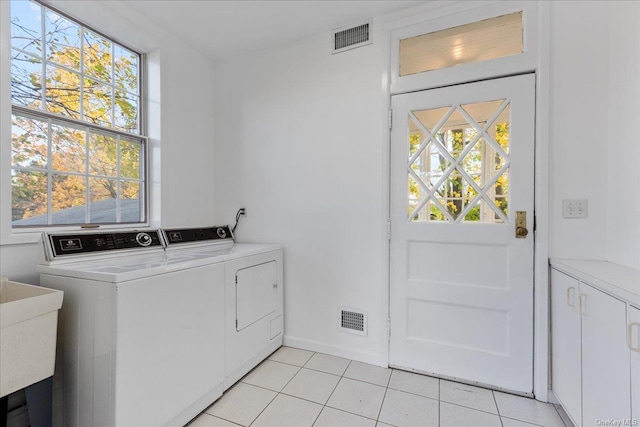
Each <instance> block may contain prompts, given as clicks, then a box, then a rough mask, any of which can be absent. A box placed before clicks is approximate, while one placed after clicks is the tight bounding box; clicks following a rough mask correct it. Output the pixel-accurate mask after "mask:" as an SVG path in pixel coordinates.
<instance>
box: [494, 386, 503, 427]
mask: <svg viewBox="0 0 640 427" xmlns="http://www.w3.org/2000/svg"><path fill="white" fill-rule="evenodd" d="M491 397H493V403H494V405H496V411H498V419H499V420H500V425H501V426H502V427H504V422H503V421H502V415H500V408H499V407H498V399H496V394H495V392H494V391H493V390H491Z"/></svg>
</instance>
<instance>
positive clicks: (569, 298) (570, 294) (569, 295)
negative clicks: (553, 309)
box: [567, 286, 576, 308]
mask: <svg viewBox="0 0 640 427" xmlns="http://www.w3.org/2000/svg"><path fill="white" fill-rule="evenodd" d="M575 290H576V288H574V287H573V286H570V287H568V288H567V305H568V306H569V307H571V308H576V304H575V303H574V302H573V296H574V295H575V293H573V292H571V291H575Z"/></svg>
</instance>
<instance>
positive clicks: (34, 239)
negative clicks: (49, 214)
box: [0, 232, 42, 246]
mask: <svg viewBox="0 0 640 427" xmlns="http://www.w3.org/2000/svg"><path fill="white" fill-rule="evenodd" d="M40 241H42V233H39V232H30V233H10V234H9V235H8V236H2V237H1V238H0V246H9V245H29V244H34V243H39V242H40Z"/></svg>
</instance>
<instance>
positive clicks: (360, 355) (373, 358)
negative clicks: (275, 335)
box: [284, 335, 388, 368]
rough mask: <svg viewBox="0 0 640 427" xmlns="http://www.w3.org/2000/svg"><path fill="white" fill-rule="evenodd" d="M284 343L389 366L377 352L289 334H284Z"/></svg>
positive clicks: (385, 366)
mask: <svg viewBox="0 0 640 427" xmlns="http://www.w3.org/2000/svg"><path fill="white" fill-rule="evenodd" d="M284 345H286V346H287V347H296V348H300V349H303V350H309V351H316V352H318V353H325V354H329V355H331V356H337V357H343V358H345V359H351V360H355V361H358V362H363V363H368V364H370V365H376V366H382V367H383V368H387V367H388V366H387V365H386V364H384V360H383V358H382V357H380V355H379V354H376V353H366V352H362V351H357V350H353V349H350V348H345V347H339V346H334V345H328V344H325V343H322V342H318V341H312V340H307V339H303V338H297V337H292V336H289V335H285V336H284Z"/></svg>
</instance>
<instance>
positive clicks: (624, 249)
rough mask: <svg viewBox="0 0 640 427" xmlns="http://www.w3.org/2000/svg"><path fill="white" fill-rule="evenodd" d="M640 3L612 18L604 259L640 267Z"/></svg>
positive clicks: (614, 10)
mask: <svg viewBox="0 0 640 427" xmlns="http://www.w3.org/2000/svg"><path fill="white" fill-rule="evenodd" d="M638 22H640V3H639V2H626V1H624V2H615V3H613V4H612V5H611V7H610V15H609V28H610V29H611V32H610V34H609V73H610V75H609V78H610V80H609V81H610V83H609V90H610V92H609V138H608V141H609V144H608V153H607V154H608V167H607V171H608V174H609V176H608V186H607V229H606V230H607V252H606V258H607V260H608V261H612V262H615V263H618V264H623V265H627V266H629V267H634V268H636V269H640V197H638V194H640V129H639V128H638V123H639V122H640V75H639V74H638V71H639V70H640V26H638Z"/></svg>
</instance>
